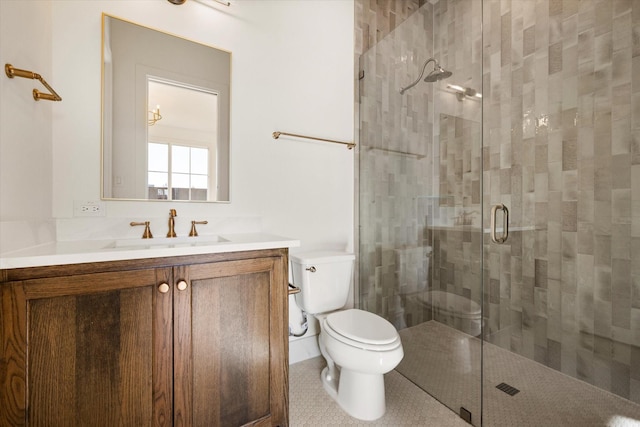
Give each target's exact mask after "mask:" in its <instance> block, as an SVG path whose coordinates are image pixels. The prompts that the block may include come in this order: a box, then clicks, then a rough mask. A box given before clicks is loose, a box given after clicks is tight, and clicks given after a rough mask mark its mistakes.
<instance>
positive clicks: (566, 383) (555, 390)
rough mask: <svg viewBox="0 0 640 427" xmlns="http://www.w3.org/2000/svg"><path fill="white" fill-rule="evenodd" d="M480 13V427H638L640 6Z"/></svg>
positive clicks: (556, 3)
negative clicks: (505, 224) (506, 230)
mask: <svg viewBox="0 0 640 427" xmlns="http://www.w3.org/2000/svg"><path fill="white" fill-rule="evenodd" d="M454 3H455V1H454ZM449 4H451V2H449ZM483 4H484V7H483V9H484V10H483V34H482V49H483V63H484V65H485V66H484V69H483V71H482V73H483V83H484V89H483V104H484V107H483V121H482V123H483V133H484V141H483V142H484V147H483V154H484V155H483V160H484V161H483V170H484V172H483V174H484V180H483V194H484V206H483V212H484V228H485V230H489V229H490V228H491V221H490V219H491V212H492V208H494V207H495V206H499V205H504V206H506V208H507V209H508V210H509V233H508V238H507V240H506V241H504V242H502V243H501V242H498V243H496V242H494V241H492V239H491V237H490V233H488V232H485V233H484V254H483V256H484V260H485V261H484V295H483V301H484V304H485V305H484V318H485V327H484V338H485V340H486V342H485V344H484V354H483V355H484V359H483V363H484V386H483V419H484V421H485V424H486V425H498V424H500V423H501V422H503V423H504V422H505V421H504V420H509V423H511V424H512V425H534V424H533V420H535V422H536V423H537V425H557V424H564V425H607V426H609V425H638V424H640V406H638V405H637V404H638V403H640V255H639V254H640V204H639V202H640V157H639V153H640V148H639V145H638V143H639V142H640V138H639V137H640V132H639V130H640V78H639V76H640V38H638V35H639V34H640V32H639V30H640V2H639V1H600V0H581V1H573V0H527V1H501V0H483ZM496 215H497V218H496V219H497V221H496V224H498V225H500V224H502V221H503V211H502V209H498V210H497V211H496ZM497 233H498V236H501V235H502V233H503V230H501V229H499V230H497ZM498 240H499V239H498ZM548 368H551V369H548ZM560 373H563V374H566V375H561V374H560ZM593 386H595V387H593ZM505 391H509V392H510V393H505ZM609 392H610V393H609ZM516 393H517V394H516ZM514 394H515V396H514ZM625 419H630V420H634V421H629V423H628V424H627V423H624V421H622V420H625ZM616 421H617V422H616ZM621 421H622V422H621Z"/></svg>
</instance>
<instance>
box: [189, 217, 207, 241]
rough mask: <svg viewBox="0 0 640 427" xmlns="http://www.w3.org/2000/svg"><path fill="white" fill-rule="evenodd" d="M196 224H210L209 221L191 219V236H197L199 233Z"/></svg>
mask: <svg viewBox="0 0 640 427" xmlns="http://www.w3.org/2000/svg"><path fill="white" fill-rule="evenodd" d="M196 224H209V221H191V231H190V232H189V237H196V236H197V235H198V230H196Z"/></svg>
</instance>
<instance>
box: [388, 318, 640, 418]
mask: <svg viewBox="0 0 640 427" xmlns="http://www.w3.org/2000/svg"><path fill="white" fill-rule="evenodd" d="M400 336H401V338H402V343H403V347H404V351H405V357H404V359H403V361H402V362H401V363H400V365H399V366H398V368H397V371H398V372H400V373H402V374H403V375H405V376H406V377H408V378H409V379H410V380H411V381H413V382H414V383H415V384H417V385H419V386H420V387H421V388H422V389H424V390H426V391H427V392H429V393H430V394H431V395H433V396H436V397H437V398H438V399H439V400H440V401H441V402H443V403H444V404H446V405H448V406H451V407H452V408H460V406H464V407H465V408H467V409H468V410H470V411H471V412H472V414H473V418H474V421H476V420H477V419H478V418H479V411H480V391H481V390H480V351H484V354H485V358H484V382H485V384H484V390H483V392H484V414H483V418H484V420H483V421H484V425H485V426H550V427H551V426H558V427H560V426H581V427H582V426H607V427H613V426H616V427H632V426H633V427H638V426H640V405H637V404H635V403H633V402H630V401H628V400H626V399H623V398H621V397H619V396H616V395H614V394H612V393H609V392H607V391H603V390H601V389H599V388H597V387H594V386H592V385H591V384H588V383H585V382H583V381H579V380H577V379H575V378H572V377H569V376H567V375H565V374H563V373H560V372H558V371H555V370H553V369H551V368H548V367H546V366H544V365H542V364H539V363H536V362H534V361H532V360H529V359H527V358H525V357H522V356H520V355H518V354H515V353H512V352H510V351H507V350H504V349H502V348H500V347H498V346H496V345H493V344H489V343H484V344H483V347H481V345H482V343H481V341H480V340H478V339H476V338H474V337H471V336H469V335H467V334H464V333H462V332H459V331H457V330H456V329H453V328H451V327H448V326H446V325H444V324H442V323H439V322H436V321H429V322H426V323H422V324H420V325H417V326H414V327H411V328H407V329H403V330H401V331H400ZM501 383H506V384H508V385H509V386H512V387H514V388H515V389H517V390H519V392H518V393H517V394H515V395H513V396H511V395H509V394H507V393H505V392H504V391H501V390H499V389H498V388H496V386H498V385H500V384H501ZM474 424H475V425H479V423H476V422H474Z"/></svg>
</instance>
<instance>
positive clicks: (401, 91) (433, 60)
mask: <svg viewBox="0 0 640 427" xmlns="http://www.w3.org/2000/svg"><path fill="white" fill-rule="evenodd" d="M430 62H435V63H436V65H438V61H436V60H435V59H434V58H429V59H427V60H426V61H425V63H424V65H423V66H422V71H420V76H419V77H418V78H417V79H416V80H415V81H414V82H413V83H411V84H410V85H409V86H406V87H403V88H401V89H400V95H404V93H405V92H406V91H407V90H409V89H411V88H412V87H414V86H415V85H417V84H418V82H420V79H421V78H422V76H423V75H424V70H425V69H426V68H427V65H428V64H429V63H430Z"/></svg>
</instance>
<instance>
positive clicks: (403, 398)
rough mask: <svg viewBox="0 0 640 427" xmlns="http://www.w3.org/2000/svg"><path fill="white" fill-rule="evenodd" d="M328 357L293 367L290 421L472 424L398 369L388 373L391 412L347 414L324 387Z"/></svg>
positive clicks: (316, 424) (313, 425)
mask: <svg viewBox="0 0 640 427" xmlns="http://www.w3.org/2000/svg"><path fill="white" fill-rule="evenodd" d="M324 367H325V363H324V359H323V358H322V357H316V358H313V359H309V360H305V361H303V362H299V363H296V364H294V365H291V366H290V367H289V400H290V401H289V411H290V413H289V414H290V415H289V421H290V425H291V426H292V427H299V426H309V427H320V426H369V425H375V426H389V427H391V426H393V427H395V426H438V427H465V426H467V427H468V426H469V424H467V423H466V422H464V421H463V420H462V419H461V418H460V417H458V415H456V414H454V413H453V412H451V411H450V410H449V409H448V408H447V407H446V406H444V405H442V404H440V403H439V402H438V401H437V400H435V399H434V398H433V397H431V396H429V395H428V394H427V393H425V392H423V391H422V390H420V389H419V388H418V387H416V386H415V385H414V384H413V383H411V381H409V380H407V379H406V378H405V377H403V376H402V375H400V374H399V373H397V372H395V371H391V372H390V373H388V374H387V375H385V389H386V396H387V412H386V413H385V414H384V415H383V416H382V418H380V419H378V420H376V421H360V420H357V419H355V418H351V417H350V416H349V415H347V414H346V413H345V412H344V411H343V410H342V409H341V408H340V407H339V406H338V404H337V403H336V402H335V401H334V400H333V399H331V397H329V395H328V394H327V393H326V392H325V391H324V389H323V388H322V382H321V380H320V372H321V371H322V368H324Z"/></svg>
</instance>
